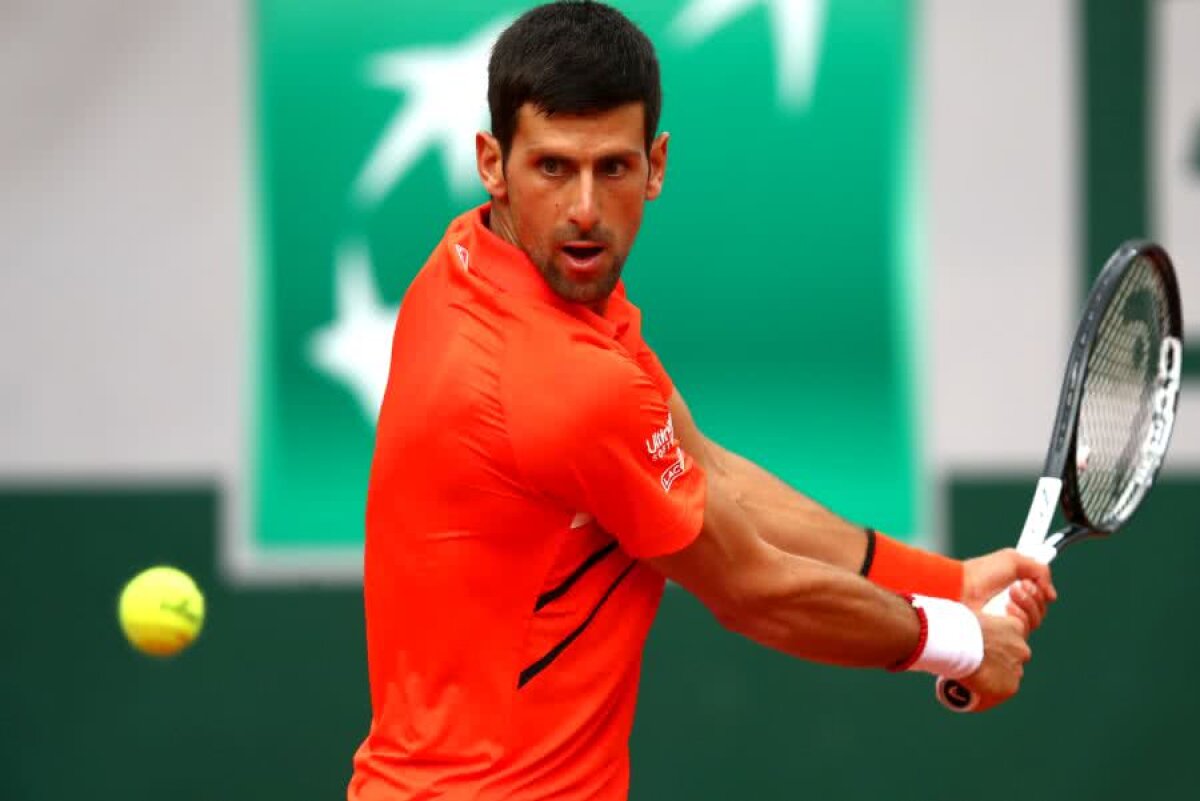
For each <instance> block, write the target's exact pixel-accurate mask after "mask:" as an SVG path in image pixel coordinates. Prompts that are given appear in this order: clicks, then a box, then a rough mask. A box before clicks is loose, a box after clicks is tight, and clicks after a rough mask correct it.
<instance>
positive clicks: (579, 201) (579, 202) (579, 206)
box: [568, 170, 598, 234]
mask: <svg viewBox="0 0 1200 801" xmlns="http://www.w3.org/2000/svg"><path fill="white" fill-rule="evenodd" d="M597 212H598V209H597V208H596V184H595V181H594V180H593V179H592V175H591V173H590V172H588V171H587V170H583V171H581V172H580V173H579V181H578V182H577V184H576V192H575V197H574V198H573V199H572V202H571V208H570V209H569V211H568V215H569V217H570V222H571V223H572V224H574V225H575V227H576V228H578V229H579V230H580V231H581V232H583V233H585V234H586V233H587V232H588V231H590V230H592V228H594V227H595V225H596V222H597V218H598V214H597Z"/></svg>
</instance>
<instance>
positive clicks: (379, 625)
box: [348, 2, 1055, 801]
mask: <svg viewBox="0 0 1200 801" xmlns="http://www.w3.org/2000/svg"><path fill="white" fill-rule="evenodd" d="M446 102H454V100H453V98H447V99H446ZM488 102H489V105H490V110H491V120H492V132H491V133H480V134H478V135H477V139H476V149H477V156H478V167H479V175H480V177H481V179H482V181H483V185H484V187H485V188H486V189H487V192H488V194H489V195H490V197H491V201H490V202H489V203H488V204H486V205H484V206H482V207H480V208H475V209H472V210H470V211H468V212H466V213H465V214H463V215H462V216H461V217H459V218H458V219H456V220H454V221H453V222H452V223H451V224H450V226H449V228H448V229H447V231H446V233H445V236H444V238H443V239H442V241H441V243H440V244H438V246H437V247H436V249H435V250H434V252H433V253H432V255H431V256H430V257H429V260H428V262H427V263H426V264H425V266H424V267H423V269H422V270H421V272H420V273H419V274H418V275H417V277H416V278H415V280H414V281H413V283H412V285H411V286H410V287H409V289H408V291H407V294H406V295H405V298H404V301H403V304H402V306H401V309H400V314H399V318H398V321H397V325H396V334H395V343H394V349H393V355H392V365H391V374H390V378H389V383H388V387H387V394H386V397H385V399H384V402H383V408H382V411H381V414H380V418H379V425H378V432H377V442H376V450H375V458H374V463H373V466H372V473H371V481H370V488H369V495H368V504H367V533H366V563H365V588H364V589H365V596H366V616H367V653H368V662H369V673H370V687H371V702H372V709H373V716H372V721H371V728H370V732H369V734H368V735H367V737H366V739H365V741H364V742H363V744H362V746H361V747H360V749H359V750H358V752H357V754H356V756H355V760H354V775H353V778H352V780H351V782H350V786H349V791H348V795H349V798H350V799H352V801H385V800H386V801H400V800H401V799H404V800H405V801H415V799H455V800H456V801H457V800H463V801H465V800H466V799H472V800H473V801H484V800H485V799H527V800H529V801H533V800H534V799H558V800H559V801H564V800H565V801H571V800H572V799H604V800H613V799H624V798H625V797H626V793H627V789H628V783H629V760H628V738H629V733H630V728H631V725H632V721H633V714H634V702H635V697H636V693H637V687H638V678H639V672H640V664H641V656H642V646H643V643H644V641H645V638H646V634H647V632H648V631H649V629H650V624H651V622H652V621H653V619H654V614H655V611H656V609H657V607H658V604H659V599H660V596H661V594H662V592H663V586H664V583H665V581H666V579H668V578H670V579H672V580H674V581H676V582H677V583H679V584H680V585H682V586H683V587H684V588H685V589H686V590H687V591H689V592H692V593H694V594H695V595H696V596H697V597H698V598H699V599H700V600H701V601H702V602H703V603H704V604H705V605H706V606H707V607H708V608H709V609H710V610H711V611H712V613H713V615H714V617H715V618H716V619H717V620H718V621H720V622H721V623H722V624H723V625H724V626H725V627H726V628H728V629H730V630H732V631H734V632H737V633H739V634H742V635H744V636H746V637H749V638H751V639H753V640H755V641H757V642H759V643H762V644H764V645H766V646H768V647H771V648H776V649H779V650H781V651H784V652H785V653H788V654H791V655H793V656H796V657H798V658H802V659H810V660H816V661H820V662H826V663H829V664H834V665H844V666H848V667H864V668H882V669H891V670H923V671H928V672H930V673H935V674H941V675H946V676H950V677H957V678H961V679H962V680H963V681H964V682H965V683H966V684H967V685H968V686H969V687H970V688H971V689H972V690H974V691H975V692H976V693H978V694H980V695H981V697H982V698H983V699H984V707H986V706H991V705H995V704H996V703H999V702H1001V701H1003V700H1004V699H1006V698H1008V697H1009V696H1011V695H1012V694H1013V693H1015V692H1016V691H1017V688H1018V684H1019V682H1020V679H1021V675H1022V670H1023V665H1024V664H1025V662H1026V661H1027V660H1028V659H1029V657H1030V651H1029V647H1028V645H1027V643H1026V636H1027V633H1028V631H1030V630H1031V629H1033V628H1034V627H1036V626H1037V625H1038V624H1039V623H1040V622H1041V620H1042V616H1043V615H1044V613H1045V609H1046V604H1047V603H1048V601H1050V600H1052V599H1053V598H1054V595H1055V593H1054V588H1053V586H1052V584H1051V581H1050V574H1049V572H1048V570H1047V569H1046V568H1045V567H1042V566H1040V565H1038V564H1036V563H1034V562H1032V561H1030V560H1028V559H1025V558H1023V557H1019V556H1018V555H1017V554H1016V553H1015V551H1012V550H1007V551H1000V552H997V553H994V554H991V555H988V556H984V557H981V558H978V559H973V560H970V561H966V562H958V561H955V560H952V559H948V558H945V557H942V556H939V555H936V554H931V553H927V552H924V551H921V550H918V549H915V548H911V547H908V546H906V545H904V544H901V543H900V542H898V541H895V540H893V539H890V538H888V537H885V536H884V535H882V534H878V533H875V532H873V531H870V530H864V529H863V528H861V527H859V526H855V525H851V524H850V523H847V522H845V521H843V520H842V519H840V518H839V517H837V516H835V515H834V514H832V513H831V512H829V511H827V510H825V509H824V508H822V507H821V506H819V505H818V504H816V503H814V502H813V501H811V500H809V499H807V498H806V497H804V496H803V495H801V494H800V493H798V492H796V491H795V490H793V489H792V488H790V487H789V486H787V485H786V484H784V483H783V482H781V481H779V480H778V479H776V478H774V477H772V476H771V475H770V474H768V473H767V472H766V471H765V470H763V469H762V468H761V467H759V466H757V465H755V464H753V463H751V462H750V461H748V460H746V459H744V458H742V457H740V456H738V455H736V454H734V453H732V452H730V451H728V450H726V449H724V448H722V447H721V446H719V445H717V444H716V443H714V442H712V441H711V440H709V439H707V438H706V437H705V436H704V435H703V434H702V433H701V431H700V429H699V428H698V427H697V425H696V423H695V421H694V420H693V419H692V416H691V414H690V413H689V412H688V409H687V406H686V404H685V403H684V400H683V398H682V397H681V396H680V394H679V392H678V391H677V390H676V389H675V387H674V386H673V385H672V383H671V379H670V378H669V377H668V375H667V372H666V371H665V370H664V369H663V366H662V365H661V364H660V363H659V360H658V359H657V358H656V357H655V355H654V353H653V351H652V350H651V349H650V347H649V346H648V345H647V344H646V342H645V341H644V340H643V339H642V336H641V332H640V329H641V326H640V315H639V311H638V309H637V307H636V306H634V305H633V303H632V302H631V301H630V300H629V299H628V298H627V297H626V294H625V289H624V286H623V284H622V283H621V280H620V278H621V269H622V266H623V264H624V262H625V259H626V257H627V255H628V254H629V251H630V249H631V248H632V246H633V243H634V239H635V237H636V236H637V232H638V229H639V226H640V225H641V222H642V213H643V208H644V205H645V203H646V201H648V200H653V199H654V198H656V197H657V196H658V195H659V193H660V192H661V190H662V186H663V179H664V175H665V173H666V166H667V150H668V136H667V134H666V133H657V126H658V118H659V109H660V107H661V102H662V100H661V89H660V84H659V71H658V62H657V60H656V56H655V53H654V49H653V47H652V45H651V43H650V42H649V40H648V39H647V38H646V36H645V35H644V34H643V33H642V32H641V31H640V30H638V29H637V28H636V27H635V26H634V25H633V24H632V23H631V22H629V21H628V20H627V19H626V18H625V17H624V16H622V15H621V14H620V13H619V12H618V11H616V10H614V9H612V8H610V7H608V6H605V5H602V4H600V3H594V2H564V3H554V4H550V5H544V6H540V7H538V8H535V9H533V10H531V11H529V12H528V13H526V14H525V15H524V16H522V17H521V18H520V19H518V20H517V21H516V22H515V23H514V24H513V25H512V26H511V27H510V28H508V29H507V30H506V31H505V32H504V33H503V34H502V35H501V36H500V38H499V40H498V41H497V43H496V45H495V48H494V50H493V52H492V57H491V63H490V66H489V74H488ZM1014 581H1018V582H1020V583H1019V584H1018V587H1017V590H1016V591H1015V592H1014V594H1013V603H1012V604H1011V605H1010V608H1009V611H1010V613H1011V615H1012V616H1011V617H1006V618H995V617H990V616H980V615H978V614H976V612H974V611H973V609H977V608H979V607H980V606H981V605H982V603H983V602H984V601H985V600H986V599H987V598H989V597H990V596H991V595H992V594H994V593H995V592H998V591H999V590H1001V589H1002V588H1004V587H1005V586H1007V585H1008V584H1009V583H1011V582H1014Z"/></svg>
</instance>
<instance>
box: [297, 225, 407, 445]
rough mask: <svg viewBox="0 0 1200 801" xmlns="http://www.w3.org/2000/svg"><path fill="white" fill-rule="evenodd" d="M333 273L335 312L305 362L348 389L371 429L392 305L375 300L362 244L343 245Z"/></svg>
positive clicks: (385, 364)
mask: <svg viewBox="0 0 1200 801" xmlns="http://www.w3.org/2000/svg"><path fill="white" fill-rule="evenodd" d="M335 269H336V273H335V276H334V282H335V285H336V286H335V295H336V297H337V301H336V304H337V310H336V311H337V313H336V316H335V318H334V320H333V322H331V323H329V324H328V325H326V326H324V327H323V328H321V329H320V330H318V331H316V332H315V333H314V334H313V335H312V337H311V338H310V339H309V342H308V344H309V349H308V355H309V360H310V361H311V362H312V365H313V367H315V368H316V369H317V370H319V371H320V372H323V373H325V374H326V375H328V376H329V377H330V378H332V379H334V380H335V381H338V382H341V384H343V385H344V386H345V387H346V388H347V389H349V390H350V392H351V393H353V395H354V397H355V399H356V400H357V401H358V404H359V407H360V409H361V411H362V413H363V415H364V416H365V417H366V419H367V422H369V423H370V424H371V425H374V424H375V421H376V419H377V418H378V417H379V405H380V404H381V403H382V402H383V391H384V388H385V387H386V386H387V377H388V368H389V367H390V365H391V350H392V347H391V346H392V330H393V328H394V326H395V324H396V312H397V307H388V306H386V305H384V304H383V302H382V301H381V300H380V297H379V291H378V289H377V288H376V286H375V278H374V276H373V275H372V269H371V256H370V253H369V252H368V251H367V248H366V245H365V244H363V243H362V242H359V241H356V240H352V241H349V242H346V243H344V244H343V245H342V246H341V248H340V249H339V250H338V253H337V265H336V268H335Z"/></svg>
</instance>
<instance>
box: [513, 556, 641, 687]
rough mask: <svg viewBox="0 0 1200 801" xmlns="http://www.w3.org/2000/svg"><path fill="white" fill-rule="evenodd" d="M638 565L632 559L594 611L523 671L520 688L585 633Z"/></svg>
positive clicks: (593, 608) (602, 596)
mask: <svg viewBox="0 0 1200 801" xmlns="http://www.w3.org/2000/svg"><path fill="white" fill-rule="evenodd" d="M636 565H637V561H636V560H633V561H630V563H629V565H628V566H627V567H626V568H625V569H624V570H622V571H621V574H620V575H619V576H617V577H616V578H615V579H614V580H613V583H612V584H610V585H608V589H607V590H605V591H604V595H601V596H600V600H599V601H597V602H596V605H595V606H594V607H592V611H591V612H589V613H588V616H587V617H586V618H584V619H583V622H582V623H580V624H579V625H578V626H577V627H576V628H575V630H574V631H572V632H571V633H570V634H568V635H567V636H566V637H564V638H563V640H562V642H560V643H559V644H558V645H556V646H554V647H553V648H551V649H550V650H549V651H547V652H546V655H545V656H543V657H542V658H541V659H539V660H538V661H536V662H534V663H533V664H532V665H530V666H529V667H527V668H525V669H524V670H522V671H521V675H520V676H519V677H518V678H517V689H518V690H519V689H520V688H522V687H524V686H525V685H526V684H528V683H529V681H530V679H532V678H533V677H534V676H536V675H537V674H539V673H541V672H542V671H543V670H545V669H546V668H547V667H549V666H550V663H551V662H553V661H554V660H555V659H558V657H559V654H561V653H562V652H563V651H565V650H566V649H567V646H569V645H570V644H571V643H573V642H575V640H576V638H578V637H579V635H580V634H583V630H584V629H586V628H587V627H588V626H589V625H590V624H591V622H592V620H593V619H595V617H596V613H597V612H599V611H600V607H602V606H604V604H605V602H607V601H608V599H609V596H611V595H612V594H613V591H614V590H616V589H617V587H618V586H619V585H620V584H621V582H622V581H624V580H625V577H626V576H628V575H629V573H630V571H631V570H633V568H634V567H635V566H636Z"/></svg>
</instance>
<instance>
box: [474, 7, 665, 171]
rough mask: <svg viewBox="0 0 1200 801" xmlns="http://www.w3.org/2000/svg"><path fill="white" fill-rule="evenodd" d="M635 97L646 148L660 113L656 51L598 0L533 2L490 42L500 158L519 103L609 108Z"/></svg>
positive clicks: (573, 110)
mask: <svg viewBox="0 0 1200 801" xmlns="http://www.w3.org/2000/svg"><path fill="white" fill-rule="evenodd" d="M639 101H640V102H641V103H642V104H643V108H644V110H645V128H646V150H647V151H649V150H650V143H651V142H652V141H653V140H654V134H655V133H656V132H657V131H658V117H659V114H660V112H661V111H662V84H661V83H660V79H659V72H658V57H657V56H656V55H655V54H654V45H653V44H651V43H650V39H649V38H647V36H646V34H644V33H642V31H641V30H640V29H639V28H638V27H637V26H636V25H634V24H633V23H632V22H630V21H629V19H628V18H627V17H626V16H625V15H624V14H622V13H621V12H620V11H618V10H616V9H615V8H612V7H611V6H607V5H605V4H603V3H596V2H591V0H563V1H562V2H557V3H547V4H546V5H541V6H537V7H536V8H533V9H530V10H529V11H527V12H525V13H524V14H522V15H521V17H520V18H518V19H517V21H516V22H514V23H513V24H512V25H510V26H509V27H508V28H507V29H506V30H505V31H504V32H503V33H502V34H500V38H499V39H497V40H496V44H495V46H494V47H493V48H492V57H491V61H490V62H489V63H488V108H489V109H490V110H491V113H492V135H493V136H495V137H496V139H497V141H499V143H500V151H501V153H502V154H503V156H504V158H508V153H509V149H510V148H511V147H512V141H513V135H514V134H515V133H516V129H517V113H518V112H519V111H520V109H521V106H523V105H525V104H526V103H532V104H533V105H535V106H536V107H537V108H538V109H539V110H540V111H542V112H544V113H545V114H548V115H553V114H589V113H593V112H598V111H608V110H610V109H613V108H616V107H617V106H621V105H624V104H626V103H636V102H639Z"/></svg>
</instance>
